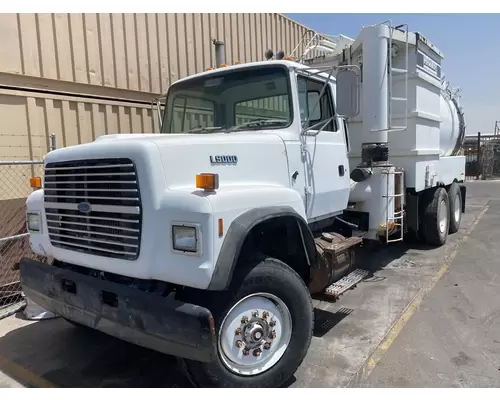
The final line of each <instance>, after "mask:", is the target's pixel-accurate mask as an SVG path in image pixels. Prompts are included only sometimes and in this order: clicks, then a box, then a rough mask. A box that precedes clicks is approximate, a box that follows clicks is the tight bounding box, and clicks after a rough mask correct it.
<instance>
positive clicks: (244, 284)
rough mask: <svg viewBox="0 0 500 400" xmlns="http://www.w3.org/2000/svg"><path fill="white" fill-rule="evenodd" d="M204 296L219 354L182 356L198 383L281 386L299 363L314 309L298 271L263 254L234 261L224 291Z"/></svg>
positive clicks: (306, 343) (306, 341)
mask: <svg viewBox="0 0 500 400" xmlns="http://www.w3.org/2000/svg"><path fill="white" fill-rule="evenodd" d="M208 296H209V298H210V299H209V300H208V301H209V303H211V304H207V306H208V307H209V309H210V310H211V311H212V314H213V315H214V319H215V326H216V332H217V349H218V357H217V358H216V359H215V360H214V361H212V362H210V363H200V362H197V361H192V360H185V364H186V367H187V370H188V373H189V374H190V375H191V378H192V380H193V381H194V382H195V383H196V384H197V385H198V386H201V387H263V388H273V387H280V386H282V385H283V384H284V383H285V382H286V381H287V380H288V379H290V378H291V377H292V376H293V374H294V373H295V371H296V370H297V369H298V367H299V366H300V364H301V363H302V361H303V359H304V357H305V355H306V354H307V350H308V348H309V345H310V343H311V339H312V331H313V319H314V311H313V306H312V301H311V296H310V294H309V291H308V289H307V287H306V285H305V284H304V282H303V281H302V279H301V278H300V276H299V275H298V274H297V273H296V272H295V271H294V270H292V269H291V268H290V267H289V266H288V265H286V264H284V263H283V262H281V261H279V260H276V259H272V258H265V259H263V260H262V261H256V262H251V263H249V264H247V265H245V266H241V267H239V268H238V267H237V270H236V271H235V275H234V276H233V281H232V284H231V288H230V289H229V291H228V292H227V293H214V294H212V295H208Z"/></svg>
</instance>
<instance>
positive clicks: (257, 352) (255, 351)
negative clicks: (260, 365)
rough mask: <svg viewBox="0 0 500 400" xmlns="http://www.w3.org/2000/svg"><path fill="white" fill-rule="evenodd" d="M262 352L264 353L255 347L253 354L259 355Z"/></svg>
mask: <svg viewBox="0 0 500 400" xmlns="http://www.w3.org/2000/svg"><path fill="white" fill-rule="evenodd" d="M261 354H262V350H261V349H255V350H254V351H253V355H254V357H258V356H260V355H261Z"/></svg>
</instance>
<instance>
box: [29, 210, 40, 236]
mask: <svg viewBox="0 0 500 400" xmlns="http://www.w3.org/2000/svg"><path fill="white" fill-rule="evenodd" d="M27 220H28V231H31V232H41V231H42V218H41V217H40V214H39V213H28V216H27Z"/></svg>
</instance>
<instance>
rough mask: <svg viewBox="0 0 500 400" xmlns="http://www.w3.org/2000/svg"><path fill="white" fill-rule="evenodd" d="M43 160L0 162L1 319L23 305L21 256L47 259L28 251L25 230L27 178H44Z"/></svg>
mask: <svg viewBox="0 0 500 400" xmlns="http://www.w3.org/2000/svg"><path fill="white" fill-rule="evenodd" d="M44 136H45V135H44ZM45 137H47V136H45ZM48 140H49V143H48V144H49V147H50V150H55V148H56V142H55V134H51V135H50V136H49V137H48ZM43 163H44V162H43V160H27V161H8V160H7V161H0V188H1V190H0V319H2V318H5V317H7V316H9V315H11V314H13V313H15V312H17V311H19V310H20V309H22V308H23V307H24V306H25V299H24V296H23V293H22V289H21V284H20V282H19V269H18V263H19V261H20V260H21V258H23V257H29V258H33V259H36V260H39V261H42V262H47V261H48V260H46V259H45V257H39V256H37V255H35V254H34V253H33V252H32V251H31V248H30V245H29V234H28V232H27V229H26V205H25V203H26V198H27V197H28V195H29V194H30V193H31V192H32V191H33V189H32V188H31V185H30V178H32V177H34V176H39V177H43Z"/></svg>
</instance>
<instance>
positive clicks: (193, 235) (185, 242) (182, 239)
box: [172, 225, 198, 253]
mask: <svg viewBox="0 0 500 400" xmlns="http://www.w3.org/2000/svg"><path fill="white" fill-rule="evenodd" d="M172 245H173V247H174V249H175V250H179V251H188V252H190V253H196V252H197V251H198V234H197V230H196V228H195V227H194V226H183V225H173V226H172Z"/></svg>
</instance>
